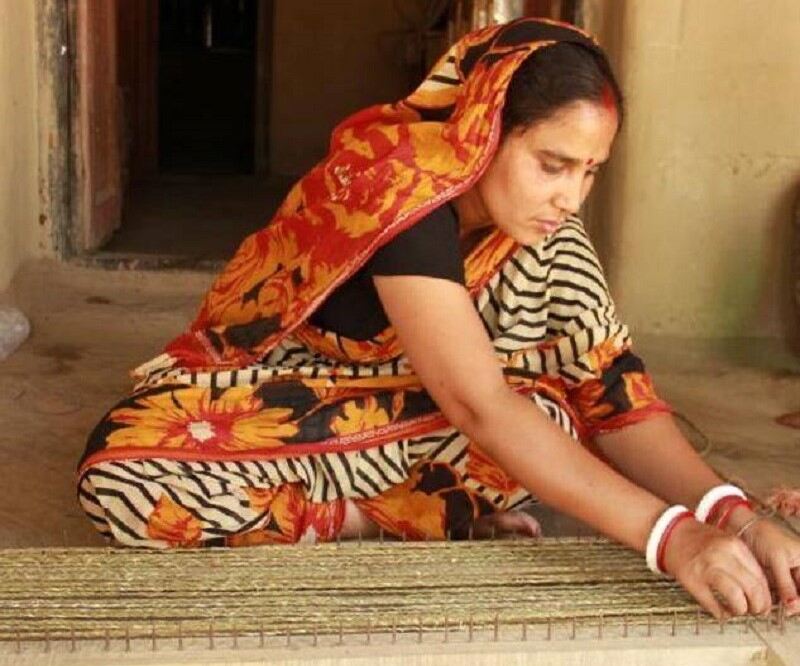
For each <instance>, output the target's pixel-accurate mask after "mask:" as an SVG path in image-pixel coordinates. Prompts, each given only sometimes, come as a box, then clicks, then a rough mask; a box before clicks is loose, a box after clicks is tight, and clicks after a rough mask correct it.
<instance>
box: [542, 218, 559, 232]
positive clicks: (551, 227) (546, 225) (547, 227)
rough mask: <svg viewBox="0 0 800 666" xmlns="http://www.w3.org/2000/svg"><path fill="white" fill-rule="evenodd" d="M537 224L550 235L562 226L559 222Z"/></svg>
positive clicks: (548, 221) (550, 221)
mask: <svg viewBox="0 0 800 666" xmlns="http://www.w3.org/2000/svg"><path fill="white" fill-rule="evenodd" d="M536 223H537V224H538V225H539V226H540V227H541V228H542V229H544V231H545V233H548V234H551V233H553V232H554V231H555V230H556V229H558V227H559V226H560V224H561V222H559V221H558V220H536Z"/></svg>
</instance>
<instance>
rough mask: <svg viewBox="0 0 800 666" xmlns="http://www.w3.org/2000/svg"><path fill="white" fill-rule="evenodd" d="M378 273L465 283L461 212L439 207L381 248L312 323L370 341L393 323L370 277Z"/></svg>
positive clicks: (447, 207)
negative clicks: (459, 223)
mask: <svg viewBox="0 0 800 666" xmlns="http://www.w3.org/2000/svg"><path fill="white" fill-rule="evenodd" d="M375 275H424V276H427V277H436V278H444V279H446V280H452V281H453V282H457V283H459V284H464V283H465V278H464V257H463V256H462V254H461V250H460V248H459V230H458V216H457V214H456V210H455V208H454V207H453V205H452V204H450V203H447V204H445V205H443V206H440V207H439V208H437V209H436V210H434V211H433V212H431V213H429V214H428V215H427V216H426V217H424V218H423V219H421V220H420V221H419V222H417V223H416V224H415V225H414V226H413V227H411V228H410V229H407V230H406V231H404V232H402V233H400V234H398V235H397V236H395V237H394V238H393V239H392V240H391V241H389V243H387V244H386V245H384V246H383V247H381V248H380V249H379V250H378V251H377V252H376V253H375V254H374V255H372V257H370V259H369V261H367V263H366V264H365V265H364V266H363V267H362V268H361V270H359V271H358V272H357V273H356V274H355V275H353V276H352V277H351V278H350V279H349V280H347V282H345V283H344V284H342V285H340V286H339V287H338V288H337V289H336V290H334V291H333V293H331V294H330V295H329V296H328V298H327V299H325V301H324V302H323V303H322V305H321V306H320V307H319V308H318V309H317V310H316V311H315V312H314V313H313V314H312V315H311V317H310V318H309V322H310V323H311V324H313V325H314V326H318V327H319V328H324V329H326V330H328V331H333V332H335V333H338V334H340V335H343V336H345V337H347V338H351V339H353V340H369V339H370V338H372V337H374V336H376V335H377V334H378V333H380V332H381V331H382V330H384V329H385V328H386V327H387V326H388V325H389V319H388V318H387V317H386V312H385V311H384V309H383V305H382V304H381V302H380V299H379V298H378V292H377V290H376V289H375V284H374V283H373V281H372V278H373V276H375Z"/></svg>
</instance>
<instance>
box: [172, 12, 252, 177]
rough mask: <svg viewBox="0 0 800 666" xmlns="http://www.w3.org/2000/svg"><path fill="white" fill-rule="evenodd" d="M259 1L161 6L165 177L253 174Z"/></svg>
mask: <svg viewBox="0 0 800 666" xmlns="http://www.w3.org/2000/svg"><path fill="white" fill-rule="evenodd" d="M256 13H257V3H256V0H161V6H160V12H159V49H158V52H159V65H158V81H159V85H158V88H159V95H158V97H159V113H158V118H159V151H158V162H159V169H160V171H161V172H162V173H164V172H171V173H240V174H241V173H252V172H253V155H254V113H253V111H254V103H255V100H254V92H255V65H256V60H255V56H256V50H255V47H256Z"/></svg>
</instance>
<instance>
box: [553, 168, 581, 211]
mask: <svg viewBox="0 0 800 666" xmlns="http://www.w3.org/2000/svg"><path fill="white" fill-rule="evenodd" d="M583 194H584V192H583V177H582V176H580V177H579V176H573V177H571V178H568V179H565V180H564V182H563V185H562V187H561V188H560V190H559V191H558V193H557V197H556V200H555V205H556V206H558V208H560V209H561V210H563V211H565V212H566V213H568V214H570V215H574V214H576V213H577V212H578V211H579V210H580V207H581V204H582V203H583Z"/></svg>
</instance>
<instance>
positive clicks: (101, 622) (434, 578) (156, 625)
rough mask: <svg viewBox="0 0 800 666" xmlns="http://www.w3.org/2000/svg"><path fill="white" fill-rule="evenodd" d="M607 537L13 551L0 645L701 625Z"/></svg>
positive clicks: (0, 592)
mask: <svg viewBox="0 0 800 666" xmlns="http://www.w3.org/2000/svg"><path fill="white" fill-rule="evenodd" d="M697 608H698V607H697V606H696V604H695V603H694V602H693V601H692V600H691V598H690V597H689V596H688V595H687V594H686V593H685V592H684V591H683V590H682V589H681V588H680V587H679V586H678V585H676V584H675V583H674V582H671V581H668V580H665V579H663V578H660V577H657V576H654V575H653V574H651V573H650V572H649V571H648V570H647V568H646V567H645V565H644V563H643V561H642V558H641V557H640V556H639V555H637V554H635V553H633V552H630V551H628V550H626V549H624V548H621V547H619V546H616V545H613V544H611V543H609V542H607V541H605V540H601V539H593V538H592V539H586V538H583V539H539V540H529V539H514V540H497V541H491V540H488V541H466V542H446V543H443V542H436V543H434V542H430V543H427V542H414V543H411V542H409V543H402V542H383V543H378V542H368V541H364V542H363V543H361V544H358V543H352V542H349V543H342V544H341V545H337V544H320V545H297V546H265V547H257V548H242V549H233V550H222V549H220V550H202V551H201V550H181V551H170V552H157V551H138V550H114V549H28V550H5V551H0V640H6V641H8V640H17V641H19V640H20V639H21V640H41V639H42V638H43V637H46V638H47V639H48V640H50V639H56V640H58V639H62V640H65V639H67V638H71V639H72V640H75V639H76V638H77V639H91V638H101V637H104V636H105V637H106V639H107V638H108V637H109V636H111V637H117V638H119V637H122V636H124V637H132V638H135V637H146V636H151V635H152V636H159V637H174V636H176V635H178V634H180V635H181V636H201V635H206V634H208V633H209V632H213V633H214V634H215V635H225V634H230V633H237V634H247V633H248V632H261V633H262V636H263V635H264V634H266V635H273V636H274V635H287V634H288V635H290V636H291V635H292V634H294V635H302V634H305V635H309V634H312V633H313V634H314V635H317V634H322V635H324V634H336V633H340V634H341V633H342V632H345V633H353V632H358V631H365V630H369V631H389V630H391V631H399V632H403V631H422V629H423V627H424V628H425V630H426V631H427V630H437V629H438V628H441V627H443V626H447V627H464V626H465V625H466V624H467V623H468V624H469V626H470V630H471V628H472V627H473V626H475V627H490V626H492V625H494V626H495V629H496V627H497V625H498V624H502V625H504V626H507V625H509V624H512V625H513V624H523V623H544V622H550V621H554V620H556V621H558V620H563V619H565V618H568V619H572V621H573V623H574V622H582V621H586V622H588V621H589V620H590V619H591V621H596V619H597V618H598V617H601V616H602V617H604V618H608V619H613V618H614V617H617V618H620V617H623V616H624V617H625V621H626V623H627V622H628V621H631V622H633V623H636V622H645V621H647V622H652V621H659V620H661V621H663V620H664V619H665V618H672V621H673V622H674V621H675V618H676V617H681V618H685V617H686V616H688V617H691V618H695V617H698V618H699V614H698V610H697Z"/></svg>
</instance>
